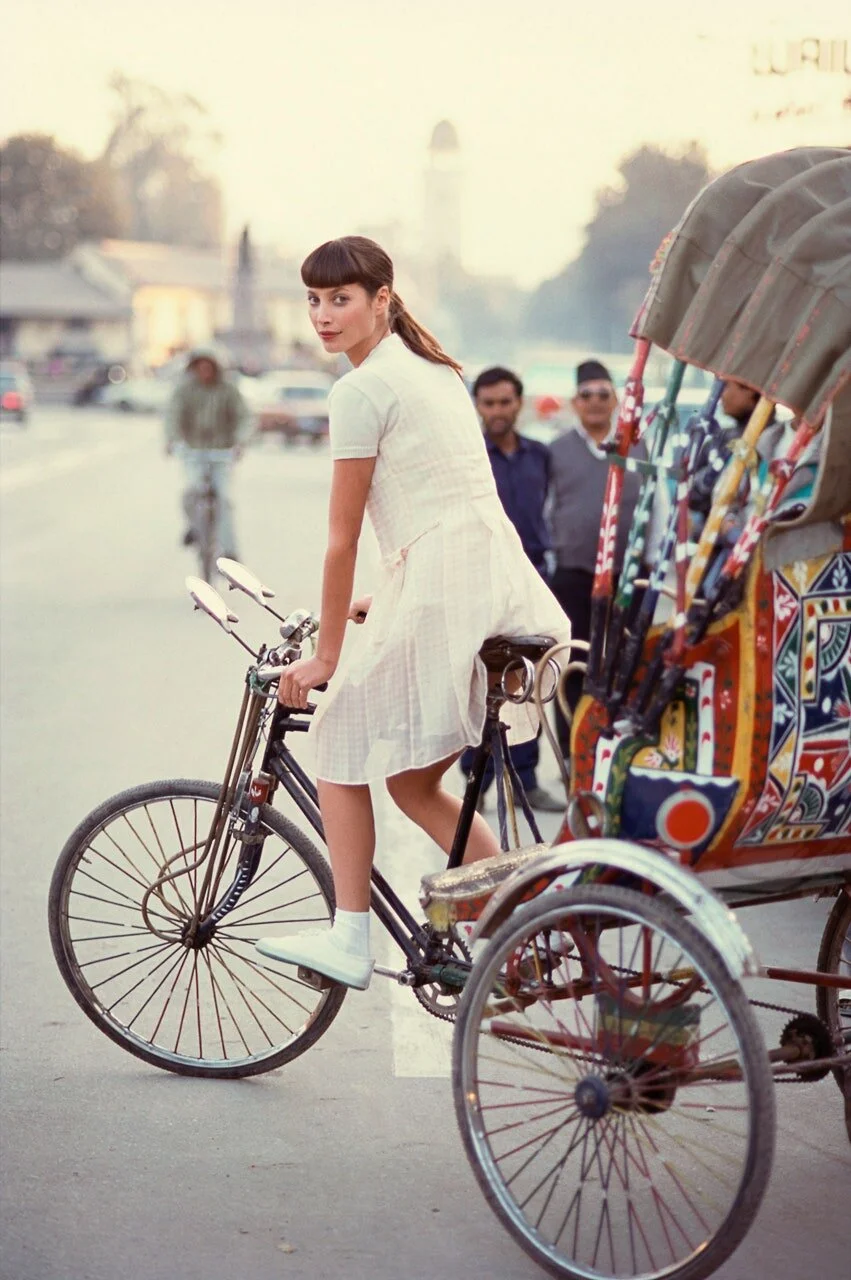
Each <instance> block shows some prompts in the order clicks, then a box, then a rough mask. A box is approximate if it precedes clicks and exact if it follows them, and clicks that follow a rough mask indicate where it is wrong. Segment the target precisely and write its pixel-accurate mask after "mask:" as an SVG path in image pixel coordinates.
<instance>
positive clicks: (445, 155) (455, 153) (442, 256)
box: [423, 120, 462, 266]
mask: <svg viewBox="0 0 851 1280" xmlns="http://www.w3.org/2000/svg"><path fill="white" fill-rule="evenodd" d="M461 179H462V173H461V148H460V146H459V145H458V134H457V132H456V130H455V126H454V124H452V122H451V121H450V120H441V121H440V122H439V123H438V124H436V125H435V126H434V131H433V133H432V135H431V142H430V143H429V147H428V165H427V167H426V172H425V209H424V215H425V227H424V232H423V254H424V257H425V260H426V262H427V263H428V264H429V265H430V266H434V265H436V264H438V263H446V262H447V261H449V262H460V260H461Z"/></svg>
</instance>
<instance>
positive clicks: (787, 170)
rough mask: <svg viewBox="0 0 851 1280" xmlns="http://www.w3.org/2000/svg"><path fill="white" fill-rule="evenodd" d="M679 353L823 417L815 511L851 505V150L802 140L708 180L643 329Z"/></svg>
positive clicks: (680, 231)
mask: <svg viewBox="0 0 851 1280" xmlns="http://www.w3.org/2000/svg"><path fill="white" fill-rule="evenodd" d="M632 332H633V336H634V337H636V338H646V339H649V340H650V341H652V342H654V343H655V344H656V345H657V346H660V347H662V348H663V349H664V350H666V351H668V352H670V354H671V355H673V356H674V357H675V358H676V359H678V360H683V361H686V362H687V363H689V364H694V365H698V366H699V367H701V368H703V369H709V370H711V371H712V372H713V373H715V374H716V375H717V376H718V377H721V378H736V379H738V380H739V381H742V382H745V383H747V384H748V385H749V386H751V387H754V388H755V389H756V390H758V391H759V392H760V393H761V394H762V395H764V396H766V397H768V398H769V399H770V400H773V401H775V402H776V403H778V404H781V405H784V406H786V407H787V408H788V409H790V410H791V411H792V412H793V413H794V414H795V416H796V417H797V418H798V419H799V420H800V421H802V422H808V423H812V424H815V423H818V422H819V421H820V420H822V419H824V420H825V428H824V432H823V439H822V449H821V458H820V466H819V477H818V481H817V484H816V489H815V492H814V494H813V498H812V501H811V503H810V505H809V508H808V510H807V512H806V514H805V516H803V517H801V518H800V520H799V521H798V522H796V523H807V524H811V523H816V522H820V521H826V520H835V519H837V518H838V517H840V516H842V515H845V514H847V513H848V512H849V510H851V149H848V148H834V147H802V148H797V149H795V150H792V151H785V152H780V153H779V154H777V155H772V156H766V157H763V158H761V159H759V160H754V161H750V162H749V163H747V164H742V165H739V166H737V167H736V168H734V169H732V170H730V171H729V172H728V173H725V174H723V175H722V176H721V177H719V178H717V179H716V180H715V181H714V182H711V183H709V184H708V185H707V186H706V187H705V188H704V189H703V190H702V191H701V192H700V194H699V195H698V196H697V197H696V198H695V200H694V201H693V202H692V203H691V205H690V206H689V208H688V209H687V210H686V212H685V214H684V215H683V217H682V219H681V221H680V223H679V224H678V225H677V227H676V228H675V229H674V230H673V232H672V233H671V236H670V237H669V240H668V242H667V244H666V245H665V246H664V248H663V251H662V253H661V255H660V262H659V263H658V265H657V267H656V268H655V272H654V276H653V280H652V282H651V285H650V288H649V290H648V292H647V295H646V297H645V299H644V302H643V304H642V307H641V310H640V311H639V314H638V317H637V319H636V321H635V324H634V326H633V331H632Z"/></svg>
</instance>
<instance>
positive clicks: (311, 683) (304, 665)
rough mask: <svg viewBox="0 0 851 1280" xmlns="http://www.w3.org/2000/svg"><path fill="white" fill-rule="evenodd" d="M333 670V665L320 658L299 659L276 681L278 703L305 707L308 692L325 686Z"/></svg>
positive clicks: (334, 667) (334, 666)
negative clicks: (319, 686)
mask: <svg viewBox="0 0 851 1280" xmlns="http://www.w3.org/2000/svg"><path fill="white" fill-rule="evenodd" d="M335 670H336V665H335V664H332V663H330V662H325V661H324V660H323V659H322V658H299V660H298V662H293V663H291V664H290V666H288V667H287V668H286V670H285V671H284V673H283V675H282V676H281V678H280V680H279V681H278V701H279V702H280V703H281V705H282V706H285V707H306V706H307V695H308V693H309V692H310V690H311V689H315V688H317V686H318V685H324V684H326V683H327V681H329V680H330V679H331V677H332V675H333V674H334V672H335Z"/></svg>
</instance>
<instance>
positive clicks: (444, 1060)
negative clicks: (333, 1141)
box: [372, 788, 452, 1080]
mask: <svg viewBox="0 0 851 1280" xmlns="http://www.w3.org/2000/svg"><path fill="white" fill-rule="evenodd" d="M373 804H374V806H375V817H376V837H377V839H376V846H377V862H378V865H379V868H380V869H381V870H382V871H383V873H384V875H385V876H386V877H387V879H388V880H389V881H390V883H391V884H392V885H393V888H394V889H395V891H396V893H397V894H398V895H399V897H400V898H401V899H402V901H403V902H404V903H406V905H407V906H409V907H410V908H411V909H412V911H413V912H414V914H415V915H416V916H418V917H419V915H420V912H419V909H418V904H419V888H420V879H421V878H422V877H423V876H424V875H426V874H428V872H430V871H437V870H439V869H440V868H441V867H443V866H445V865H446V861H445V854H443V853H441V851H440V850H439V849H438V848H437V846H436V845H435V844H433V843H432V841H431V840H429V838H428V836H426V835H425V834H424V833H423V832H422V831H420V829H419V828H418V827H416V826H415V825H414V824H413V823H412V822H409V821H408V819H407V818H405V816H404V815H403V814H401V813H400V812H399V810H398V809H397V808H396V806H395V805H394V804H393V802H392V800H391V799H390V797H389V796H388V795H387V793H386V791H384V789H383V788H381V789H380V791H379V789H378V788H376V789H375V790H374V791H373ZM372 924H373V930H374V931H375V938H376V944H377V945H376V950H377V952H378V956H379V963H380V964H383V965H386V966H387V967H388V968H390V969H400V968H401V967H402V962H403V956H402V952H401V951H400V950H399V948H398V947H397V946H396V944H395V943H394V942H393V940H392V939H391V938H390V936H389V934H387V933H385V931H384V930H383V929H381V926H380V925H379V924H378V921H377V920H375V919H374V918H373V922H372ZM379 930H380V933H379ZM377 981H382V982H387V983H389V985H390V1021H391V1027H392V1034H393V1072H394V1075H396V1076H401V1077H404V1078H407V1079H434V1080H440V1079H448V1078H449V1074H450V1061H451V1051H452V1024H451V1023H449V1022H441V1021H439V1020H438V1019H437V1018H435V1017H433V1016H432V1015H431V1014H430V1013H428V1012H427V1011H426V1010H425V1009H424V1008H423V1007H422V1005H421V1004H419V1003H418V1001H417V998H416V996H415V995H414V993H413V991H411V990H410V989H409V988H407V987H400V986H399V985H398V983H396V982H393V980H392V979H387V978H379V979H377Z"/></svg>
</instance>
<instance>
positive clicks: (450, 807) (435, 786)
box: [387, 755, 500, 863]
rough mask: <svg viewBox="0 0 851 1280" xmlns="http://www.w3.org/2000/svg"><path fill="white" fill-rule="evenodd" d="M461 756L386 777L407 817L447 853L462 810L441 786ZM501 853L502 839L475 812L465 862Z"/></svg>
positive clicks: (454, 797)
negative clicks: (447, 773) (445, 775)
mask: <svg viewBox="0 0 851 1280" xmlns="http://www.w3.org/2000/svg"><path fill="white" fill-rule="evenodd" d="M457 759H458V755H454V756H450V757H449V758H448V759H447V760H440V761H438V763H437V764H432V765H428V766H426V768H425V769H408V770H407V771H406V772H405V773H397V774H395V775H394V776H393V777H392V778H388V779H387V790H388V791H389V792H390V795H391V797H392V799H393V800H394V802H395V803H396V804H397V805H398V807H399V808H400V809H401V810H402V812H403V813H404V814H405V816H406V817H408V818H410V819H411V821H412V822H415V823H416V824H417V826H418V827H422V829H423V831H425V832H426V834H427V835H430V836H431V838H432V840H434V841H435V843H436V844H439V845H440V847H441V849H442V850H443V851H444V853H449V850H450V849H451V848H452V841H453V839H454V837H455V828H456V827H457V825H458V816H459V814H460V813H461V803H462V802H461V800H460V799H459V797H458V796H453V795H450V794H449V792H448V791H444V790H443V787H442V786H441V781H442V779H443V775H444V774H445V773H446V771H447V769H448V768H449V767H450V765H452V764H454V763H455V761H456V760H457ZM499 852H500V847H499V841H498V840H497V838H496V836H495V835H494V833H493V832H492V831H491V829H490V827H489V826H488V824H487V823H486V822H485V820H484V818H483V817H482V816H481V815H480V814H478V813H476V814H474V815H473V825H472V827H471V828H470V835H469V837H468V839H467V848H466V849H465V851H464V858H463V861H464V862H465V863H467V862H478V861H479V860H480V859H481V858H492V857H494V856H495V855H496V854H498V853H499Z"/></svg>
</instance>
